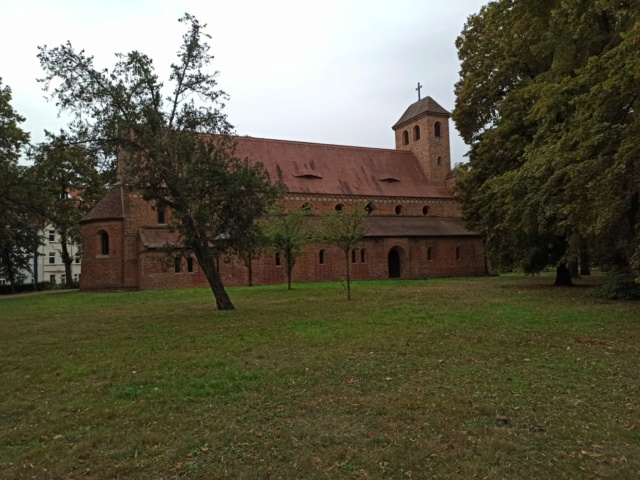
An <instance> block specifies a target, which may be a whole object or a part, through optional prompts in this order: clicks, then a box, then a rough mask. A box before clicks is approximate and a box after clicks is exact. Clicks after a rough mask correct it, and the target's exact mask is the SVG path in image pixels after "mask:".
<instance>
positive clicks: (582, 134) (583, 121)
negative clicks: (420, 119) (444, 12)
mask: <svg viewBox="0 0 640 480" xmlns="http://www.w3.org/2000/svg"><path fill="white" fill-rule="evenodd" d="M639 7H640V3H639V2H638V0H628V1H619V0H598V1H595V2H594V1H585V0H572V1H560V0H544V1H540V2H526V1H521V0H498V1H495V2H491V3H489V4H488V5H486V6H485V7H483V8H482V9H481V10H480V12H479V13H478V14H477V15H473V16H471V17H470V18H469V19H468V22H467V24H466V25H465V28H464V30H463V32H462V34H461V36H460V37H459V38H458V41H457V47H458V52H459V57H460V60H461V78H460V81H459V82H458V83H457V85H456V96H457V98H456V108H455V110H454V114H453V117H454V121H455V122H456V126H457V127H458V130H459V131H460V133H461V135H462V137H463V139H464V140H465V142H466V143H467V144H468V145H469V146H470V152H469V158H470V162H469V163H468V164H467V165H465V166H463V167H462V168H461V169H460V173H461V178H460V181H459V182H458V187H457V189H458V194H459V196H460V198H461V200H462V202H463V212H464V216H465V219H466V221H467V222H468V223H469V225H470V226H471V227H472V228H474V229H477V230H479V231H481V232H482V233H484V234H485V235H486V236H487V240H488V242H487V247H488V250H489V254H490V256H491V259H492V261H493V263H494V265H497V266H501V267H507V268H513V267H519V268H522V269H523V270H524V271H525V272H528V273H535V272H539V271H540V270H541V269H542V268H544V267H545V266H547V265H549V264H553V265H556V266H557V267H558V275H557V278H556V283H558V284H566V283H570V281H571V280H570V277H569V275H568V269H567V262H568V261H571V260H573V259H577V258H578V257H579V256H580V255H581V254H582V255H584V254H585V252H587V251H588V252H589V254H590V255H591V257H592V258H594V259H595V260H596V261H597V260H599V261H601V262H602V261H606V262H608V263H617V264H620V265H629V263H630V262H631V261H632V259H634V255H635V262H636V265H637V266H640V261H639V260H640V253H639V252H640V250H639V247H640V235H639V234H640V232H639V230H638V213H639V211H638V204H639V201H638V199H639V197H638V195H639V193H640V177H639V167H640V164H639V159H640V155H639V149H640V124H639V123H638V115H637V107H638V95H639V94H640V78H639V77H638V75H637V72H638V71H639V69H640V42H639V41H638V36H639V35H640V30H639V23H638V22H639V12H640V8H639Z"/></svg>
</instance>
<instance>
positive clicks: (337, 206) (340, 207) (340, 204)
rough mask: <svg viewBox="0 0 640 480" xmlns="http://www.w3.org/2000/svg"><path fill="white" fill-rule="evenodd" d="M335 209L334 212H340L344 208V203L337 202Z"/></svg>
mask: <svg viewBox="0 0 640 480" xmlns="http://www.w3.org/2000/svg"><path fill="white" fill-rule="evenodd" d="M335 209H336V212H341V211H342V210H344V205H343V204H342V203H339V204H337V205H336V207H335Z"/></svg>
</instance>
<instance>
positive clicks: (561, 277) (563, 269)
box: [554, 263, 573, 286]
mask: <svg viewBox="0 0 640 480" xmlns="http://www.w3.org/2000/svg"><path fill="white" fill-rule="evenodd" d="M554 285H555V286H571V285H573V282H572V281H571V272H570V271H569V268H568V267H567V264H566V263H560V264H558V266H557V267H556V281H555V283H554Z"/></svg>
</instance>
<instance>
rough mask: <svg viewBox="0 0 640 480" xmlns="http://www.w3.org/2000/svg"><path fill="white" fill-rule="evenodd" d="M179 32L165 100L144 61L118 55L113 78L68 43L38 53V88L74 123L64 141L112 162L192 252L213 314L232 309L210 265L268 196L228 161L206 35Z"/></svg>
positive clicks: (192, 27) (246, 169) (252, 235)
mask: <svg viewBox="0 0 640 480" xmlns="http://www.w3.org/2000/svg"><path fill="white" fill-rule="evenodd" d="M180 22H183V23H185V24H186V25H187V27H188V28H187V32H186V33H185V35H184V36H183V43H182V45H181V47H180V50H179V51H178V59H177V62H176V63H174V64H172V65H171V73H170V75H169V81H168V82H167V83H168V84H169V85H170V89H169V91H168V92H167V91H165V88H164V84H163V83H162V82H160V80H159V79H158V76H157V75H156V74H155V72H154V68H153V64H152V61H151V59H150V58H149V57H147V56H146V55H144V54H142V53H140V52H137V51H133V52H130V53H128V54H119V55H118V61H117V62H116V64H115V66H114V68H113V69H112V70H110V71H109V70H106V69H105V70H99V69H97V68H96V67H95V66H94V64H93V57H89V56H87V55H85V53H84V51H80V52H76V51H75V50H74V48H73V47H72V45H71V44H70V43H66V44H64V45H61V46H59V47H56V48H53V49H49V48H47V47H41V48H40V53H39V59H40V63H41V65H42V67H43V69H44V71H45V72H46V76H45V78H44V79H42V81H43V82H44V84H45V89H46V90H48V91H51V96H52V98H55V99H56V102H57V105H58V106H59V108H60V109H61V110H65V111H69V112H71V113H72V114H73V115H74V117H73V118H74V120H73V122H72V124H71V127H70V128H71V130H72V133H73V134H74V135H75V136H77V137H78V138H84V139H85V140H86V141H87V142H88V144H91V145H97V146H99V147H101V148H102V150H103V152H104V153H105V155H106V157H107V158H110V159H112V160H113V159H114V158H115V156H116V154H119V159H120V163H119V169H120V172H121V175H122V177H123V179H124V181H125V183H126V184H127V185H128V186H129V187H131V188H135V189H137V190H139V191H141V192H142V196H143V198H144V199H145V200H148V201H150V202H153V203H154V204H156V205H163V206H165V207H166V208H168V209H170V210H171V219H172V220H171V221H172V228H174V229H175V230H176V231H177V232H178V233H179V235H180V238H181V241H182V245H183V247H184V248H185V249H187V250H191V251H193V253H194V255H195V257H196V259H197V261H198V263H199V265H200V268H201V269H202V271H203V272H204V274H205V276H206V278H207V280H208V281H209V285H210V286H211V290H212V292H213V294H214V296H215V299H216V306H217V308H218V309H221V310H228V309H233V308H234V307H233V303H232V302H231V299H230V298H229V296H228V294H227V292H226V290H225V288H224V285H223V283H222V280H221V278H220V273H219V271H218V269H217V268H216V262H215V259H216V258H218V257H220V256H222V255H228V254H236V253H240V252H242V251H246V248H247V245H249V244H251V243H252V242H253V241H255V239H256V238H257V236H258V233H259V228H258V226H257V220H258V219H259V218H260V217H262V216H263V215H264V214H265V213H266V210H267V208H268V207H269V205H270V204H271V203H272V202H273V201H274V199H275V196H276V191H275V189H274V187H273V186H271V185H270V183H269V182H268V180H267V177H266V173H265V171H264V168H263V167H262V166H261V165H259V164H258V165H252V164H251V163H249V161H248V159H241V158H238V157H237V156H236V155H235V141H234V139H233V137H232V136H231V134H232V132H233V130H232V126H231V125H230V124H229V122H228V121H227V118H226V116H225V115H224V114H223V113H222V112H221V109H222V108H223V106H224V105H223V103H222V101H223V100H225V99H226V98H227V96H226V95H225V93H224V92H222V91H220V90H217V89H216V86H217V81H216V76H217V72H216V73H211V72H210V71H209V68H210V65H211V61H212V59H213V56H212V55H211V54H210V53H209V49H210V47H209V44H208V43H207V39H208V38H210V37H209V36H208V35H207V34H206V33H204V28H205V27H206V25H201V24H200V23H199V21H198V20H197V19H196V18H195V17H193V16H191V15H189V14H185V15H184V16H183V17H182V18H181V19H180Z"/></svg>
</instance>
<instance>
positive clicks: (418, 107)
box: [391, 97, 451, 130]
mask: <svg viewBox="0 0 640 480" xmlns="http://www.w3.org/2000/svg"><path fill="white" fill-rule="evenodd" d="M427 113H430V114H435V115H437V116H441V117H446V118H449V117H450V116H451V114H450V113H449V112H447V111H446V110H445V109H444V108H442V107H441V106H440V105H439V104H438V102H436V101H435V100H434V99H433V98H431V97H425V98H423V99H422V100H418V101H417V102H416V103H413V104H411V105H409V108H407V110H406V111H405V112H404V113H403V114H402V117H400V120H398V121H397V122H396V124H395V125H394V126H393V127H391V128H392V129H394V130H396V129H397V128H400V127H402V126H403V125H404V124H406V123H409V122H410V121H412V120H415V119H416V118H418V117H422V116H423V115H426V114H427Z"/></svg>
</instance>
